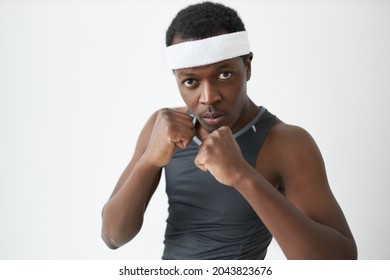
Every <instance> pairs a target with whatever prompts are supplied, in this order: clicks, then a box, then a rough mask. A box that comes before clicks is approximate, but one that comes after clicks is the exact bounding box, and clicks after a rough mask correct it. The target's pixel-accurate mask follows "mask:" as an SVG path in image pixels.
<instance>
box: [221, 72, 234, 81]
mask: <svg viewBox="0 0 390 280" xmlns="http://www.w3.org/2000/svg"><path fill="white" fill-rule="evenodd" d="M231 76H232V73H230V72H223V73H221V74H220V75H219V76H218V79H220V80H227V79H229V78H230V77H231Z"/></svg>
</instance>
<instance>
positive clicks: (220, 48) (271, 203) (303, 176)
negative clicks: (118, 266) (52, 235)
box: [102, 2, 357, 259]
mask: <svg viewBox="0 0 390 280" xmlns="http://www.w3.org/2000/svg"><path fill="white" fill-rule="evenodd" d="M166 44H167V59H168V63H169V65H170V67H171V69H173V72H174V75H175V78H176V80H177V84H178V88H179V91H180V94H181V96H182V98H183V100H184V102H185V103H186V105H187V106H186V107H184V108H178V109H161V110H159V111H158V112H156V113H155V114H153V115H152V116H151V118H150V119H149V120H148V122H147V123H146V125H145V126H144V128H143V130H142V132H141V134H140V136H139V139H138V143H137V146H136V149H135V153H134V155H133V158H132V159H131V161H130V163H129V165H128V166H127V168H126V169H125V171H124V172H123V174H122V176H121V177H120V179H119V181H118V183H117V185H116V187H115V189H114V191H113V194H112V196H111V197H110V199H109V200H108V202H107V203H106V205H105V207H104V210H103V228H102V237H103V239H104V241H105V242H106V244H107V245H108V246H109V247H110V248H113V249H115V248H118V247H120V246H122V245H124V244H125V243H127V242H128V241H130V240H131V239H132V238H133V237H134V236H135V235H136V234H137V233H138V231H139V230H140V228H141V226H142V222H143V216H144V212H145V209H146V207H147V205H148V202H149V201H150V199H151V197H152V195H153V193H154V191H155V189H156V187H157V186H158V184H159V181H160V176H161V172H162V168H165V174H166V188H167V190H166V191H167V194H168V200H169V211H168V212H169V216H168V219H167V228H166V234H165V241H164V244H165V249H164V253H163V259H263V258H264V257H265V255H266V251H267V247H268V245H269V243H270V241H271V238H272V237H274V238H275V239H276V241H277V242H278V244H279V245H280V247H281V249H282V251H283V252H284V254H285V255H286V257H287V258H288V259H356V258H357V250H356V245H355V241H354V239H353V236H352V233H351V231H350V229H349V227H348V224H347V222H346V220H345V218H344V215H343V213H342V210H341V209H340V207H339V205H338V203H337V202H336V200H335V198H334V196H333V195H332V192H331V190H330V187H329V185H328V181H327V177H326V172H325V167H324V163H323V160H322V157H321V154H320V152H319V150H318V148H317V146H316V144H315V142H314V140H313V139H312V138H311V136H310V135H309V134H308V133H307V132H306V131H305V130H303V129H301V128H299V127H296V126H291V125H287V124H285V123H283V122H282V121H281V120H279V119H277V118H276V117H275V116H274V115H272V114H271V113H270V112H268V111H267V110H266V109H265V108H264V107H261V106H257V105H256V104H254V103H253V102H252V101H251V99H250V98H249V97H248V95H247V90H246V83H247V81H249V79H250V77H251V61H252V58H253V54H252V53H251V52H250V48H249V43H248V37H247V33H246V31H245V27H244V24H243V23H242V21H241V19H240V18H239V17H238V15H237V13H236V12H235V11H234V10H232V9H230V8H228V7H225V6H223V5H220V4H215V3H210V2H205V3H201V4H196V5H192V6H189V7H187V8H186V9H184V10H182V11H180V12H179V13H178V14H177V16H176V17H175V18H174V20H173V21H172V23H171V25H170V27H169V29H168V31H167V34H166Z"/></svg>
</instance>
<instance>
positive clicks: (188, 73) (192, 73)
mask: <svg viewBox="0 0 390 280" xmlns="http://www.w3.org/2000/svg"><path fill="white" fill-rule="evenodd" d="M229 67H232V65H231V63H230V62H226V63H224V64H221V65H218V66H215V68H214V69H213V70H220V69H222V68H229ZM190 69H191V68H190ZM179 76H182V77H193V76H196V73H194V72H191V70H189V71H188V72H182V73H179Z"/></svg>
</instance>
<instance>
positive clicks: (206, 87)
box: [199, 82, 222, 105]
mask: <svg viewBox="0 0 390 280" xmlns="http://www.w3.org/2000/svg"><path fill="white" fill-rule="evenodd" d="M220 100H222V96H221V95H220V94H219V92H218V90H217V88H216V87H215V86H214V85H213V83H211V82H203V83H202V86H201V94H200V99H199V102H200V103H202V104H205V105H212V104H214V103H216V102H218V101H220Z"/></svg>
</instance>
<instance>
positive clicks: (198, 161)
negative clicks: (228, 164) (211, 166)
mask: <svg viewBox="0 0 390 280" xmlns="http://www.w3.org/2000/svg"><path fill="white" fill-rule="evenodd" d="M194 163H195V165H196V166H197V167H198V168H199V169H200V170H202V171H203V172H207V167H206V165H205V164H203V163H201V162H200V160H199V159H198V157H196V158H195V161H194Z"/></svg>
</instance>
